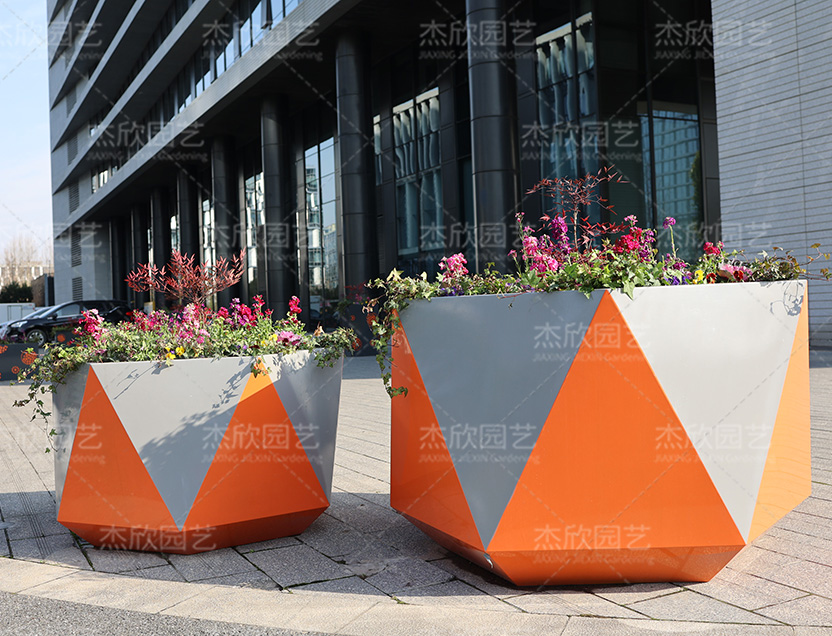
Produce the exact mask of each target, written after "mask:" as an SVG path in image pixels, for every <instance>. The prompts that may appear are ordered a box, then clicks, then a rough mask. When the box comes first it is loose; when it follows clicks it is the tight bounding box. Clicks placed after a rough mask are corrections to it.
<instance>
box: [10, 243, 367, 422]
mask: <svg viewBox="0 0 832 636" xmlns="http://www.w3.org/2000/svg"><path fill="white" fill-rule="evenodd" d="M242 274H243V253H241V254H240V255H238V256H236V257H234V258H232V259H231V260H230V261H229V260H226V259H222V258H221V259H218V261H217V264H216V265H215V266H213V267H212V266H210V265H208V264H202V265H196V264H194V258H193V256H185V255H182V254H180V253H178V252H175V253H174V254H173V255H172V258H171V262H170V264H169V265H168V267H167V268H165V267H163V268H161V269H158V268H157V267H156V266H154V265H140V266H139V267H138V269H137V270H136V271H134V272H133V273H131V274H130V275H129V276H128V278H127V282H128V284H129V285H130V287H131V288H132V289H134V290H135V291H139V292H144V291H148V290H152V291H158V292H162V293H165V295H166V296H167V297H168V299H169V300H170V301H172V302H173V303H174V305H175V306H177V307H178V308H177V309H175V310H174V311H163V310H156V311H153V312H151V313H149V314H145V313H142V312H134V313H133V317H132V319H131V320H129V321H126V322H122V323H118V324H110V323H107V322H105V321H104V318H103V317H102V316H100V315H99V314H98V312H97V311H96V310H91V311H88V312H85V314H84V318H83V319H82V321H81V323H80V325H79V326H78V327H77V328H76V330H75V334H76V339H75V340H74V341H73V342H72V344H71V345H53V346H47V347H46V350H45V352H44V353H43V354H42V355H41V356H40V357H38V358H37V360H36V361H35V362H34V364H33V365H32V366H31V367H30V368H28V369H25V370H24V371H23V372H22V373H21V374H20V377H19V379H20V380H26V379H28V380H31V384H30V385H29V391H28V396H27V398H26V399H24V400H21V401H19V402H17V403H16V404H15V406H25V405H27V404H30V403H31V404H34V406H35V415H36V416H41V417H44V418H46V417H48V416H49V415H50V414H49V413H47V412H46V411H44V409H43V401H42V400H41V399H39V396H40V395H42V394H44V393H45V392H46V391H47V390H52V391H54V387H55V385H56V384H60V383H62V382H63V381H64V379H65V378H66V377H67V375H69V374H70V373H72V372H73V371H75V370H76V369H78V368H79V367H81V366H82V365H83V364H87V363H100V362H128V361H132V362H139V361H158V362H159V363H160V364H163V365H168V366H169V365H171V364H172V363H173V362H174V361H175V360H186V359H194V358H223V357H252V356H253V357H259V356H264V355H274V354H278V355H285V354H290V353H294V352H297V351H304V350H305V351H310V352H314V355H315V358H316V360H317V362H318V365H319V366H325V365H326V366H331V365H332V364H333V363H334V362H335V361H337V360H338V359H339V358H340V357H341V356H342V354H343V352H344V351H348V350H351V349H352V348H353V346H354V341H355V338H354V336H353V334H352V332H351V331H349V330H347V329H342V328H340V329H336V330H334V331H331V332H324V331H323V329H320V328H318V329H317V330H316V331H315V332H314V333H309V332H308V331H307V330H306V327H305V325H304V324H303V323H302V322H301V320H300V319H299V316H300V314H301V309H300V306H299V302H300V301H299V299H298V298H297V297H292V299H291V301H290V302H289V311H288V313H287V314H286V317H284V318H281V319H279V320H275V319H274V318H273V316H272V310H270V309H264V302H263V298H262V297H261V296H255V298H254V300H253V302H252V303H251V305H246V304H245V303H242V302H240V300H239V299H236V298H235V299H233V300H232V301H231V305H230V306H229V307H222V308H220V309H218V310H216V311H215V310H212V309H210V308H208V307H207V306H206V301H207V299H208V298H209V297H210V296H211V295H212V294H214V293H216V292H218V291H222V290H223V289H226V288H228V287H230V286H231V285H234V284H235V283H237V282H238V281H239V280H240V278H241V276H242ZM261 368H262V367H261V365H258V364H256V363H255V364H253V365H252V372H253V373H255V374H256V373H258V372H259V370H260V369H261Z"/></svg>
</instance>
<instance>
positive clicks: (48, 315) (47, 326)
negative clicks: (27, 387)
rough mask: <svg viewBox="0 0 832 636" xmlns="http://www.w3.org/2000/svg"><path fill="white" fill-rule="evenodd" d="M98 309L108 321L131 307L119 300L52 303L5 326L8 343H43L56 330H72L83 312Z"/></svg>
mask: <svg viewBox="0 0 832 636" xmlns="http://www.w3.org/2000/svg"><path fill="white" fill-rule="evenodd" d="M90 309H97V310H98V313H99V314H101V315H102V316H103V317H104V319H105V320H107V321H108V322H114V323H115V322H121V321H122V320H126V319H127V318H129V317H130V313H131V312H130V307H129V305H128V304H127V303H125V302H123V301H120V300H76V301H72V302H68V303H63V304H61V305H55V306H54V307H52V308H51V309H49V311H45V312H43V313H40V314H39V315H37V316H32V315H29V316H27V317H25V318H22V319H21V320H17V321H15V322H13V323H11V324H10V325H9V326H8V334H7V338H8V339H9V340H10V341H11V342H31V343H32V344H34V345H37V346H39V347H40V346H43V345H44V344H46V343H47V342H50V341H51V340H53V339H54V337H55V332H56V331H67V330H71V329H73V328H74V327H75V325H77V324H78V323H79V322H81V318H82V317H83V313H84V312H85V311H89V310H90Z"/></svg>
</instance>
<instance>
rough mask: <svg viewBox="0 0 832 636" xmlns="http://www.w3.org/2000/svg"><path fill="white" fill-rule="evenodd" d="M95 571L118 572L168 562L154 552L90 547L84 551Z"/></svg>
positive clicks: (156, 565) (166, 563) (161, 564)
mask: <svg viewBox="0 0 832 636" xmlns="http://www.w3.org/2000/svg"><path fill="white" fill-rule="evenodd" d="M86 553H87V557H88V558H89V560H90V561H92V567H93V568H94V569H95V570H96V571H97V572H110V573H112V574H119V573H121V572H130V571H132V570H142V569H145V568H152V567H158V566H163V565H168V562H167V561H166V560H165V559H164V558H162V557H161V556H160V555H159V554H156V553H154V552H136V551H133V550H99V549H98V548H91V549H88V550H87V551H86Z"/></svg>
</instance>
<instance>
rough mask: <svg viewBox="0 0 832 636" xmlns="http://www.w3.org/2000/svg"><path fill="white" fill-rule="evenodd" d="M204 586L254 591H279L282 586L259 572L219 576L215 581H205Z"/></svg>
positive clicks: (203, 581)
mask: <svg viewBox="0 0 832 636" xmlns="http://www.w3.org/2000/svg"><path fill="white" fill-rule="evenodd" d="M200 583H202V584H206V585H207V584H211V585H227V586H231V587H244V588H251V589H253V590H279V589H280V586H279V585H278V584H277V583H275V582H274V580H273V579H271V578H270V577H268V576H266V575H265V574H263V573H262V572H260V571H259V570H255V571H253V572H247V573H245V574H232V575H230V576H218V577H217V578H214V579H204V580H202V581H200Z"/></svg>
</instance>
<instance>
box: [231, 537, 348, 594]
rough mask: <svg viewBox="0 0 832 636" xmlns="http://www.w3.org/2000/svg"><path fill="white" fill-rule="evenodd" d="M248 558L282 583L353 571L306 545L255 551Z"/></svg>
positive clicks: (292, 582)
mask: <svg viewBox="0 0 832 636" xmlns="http://www.w3.org/2000/svg"><path fill="white" fill-rule="evenodd" d="M246 558H247V559H248V560H249V561H251V563H253V564H254V565H256V566H257V567H258V568H259V569H260V570H261V571H262V572H264V573H265V574H266V575H267V576H269V577H271V578H272V579H274V580H275V581H277V583H278V585H280V586H282V587H289V586H291V585H301V584H303V583H316V582H318V581H325V580H331V579H338V578H346V577H348V576H351V575H352V572H350V571H349V570H347V569H346V568H345V567H344V566H343V565H340V564H339V563H335V562H334V561H332V560H330V559H327V558H326V557H325V556H324V555H322V554H321V553H320V552H316V551H315V550H313V549H312V548H310V547H309V546H306V545H296V546H290V547H288V548H278V549H276V550H262V551H260V552H252V553H251V554H247V555H246Z"/></svg>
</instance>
